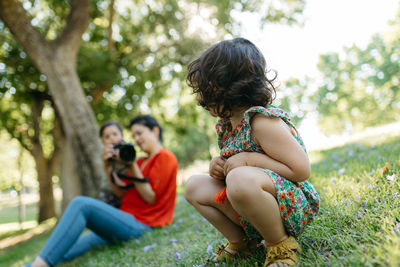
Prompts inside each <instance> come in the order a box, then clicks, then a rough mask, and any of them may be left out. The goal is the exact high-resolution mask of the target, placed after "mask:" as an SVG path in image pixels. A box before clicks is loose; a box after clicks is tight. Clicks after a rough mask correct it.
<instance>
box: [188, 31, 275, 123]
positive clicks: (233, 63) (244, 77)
mask: <svg viewBox="0 0 400 267" xmlns="http://www.w3.org/2000/svg"><path fill="white" fill-rule="evenodd" d="M266 74H267V69H266V62H265V59H264V56H263V55H262V53H261V52H260V50H259V49H258V48H257V47H256V46H255V45H254V44H253V43H252V42H250V41H249V40H247V39H244V38H235V39H232V40H226V41H221V42H219V43H217V44H215V45H213V46H211V47H210V48H209V49H207V50H206V51H205V52H203V54H202V55H201V56H200V57H199V58H197V59H195V60H194V61H193V62H191V63H190V64H189V66H188V74H187V77H186V82H187V84H188V85H189V86H190V87H192V88H193V93H195V94H198V98H197V99H198V101H199V104H200V105H201V106H202V107H204V108H205V109H207V110H210V109H213V110H214V111H215V112H216V113H217V114H218V116H220V117H221V118H229V117H230V116H231V115H232V112H233V110H234V109H236V108H247V107H251V106H266V105H269V104H271V103H272V100H273V99H274V98H275V94H276V92H275V87H274V85H273V82H274V80H275V79H276V76H277V75H276V73H275V76H274V77H273V78H272V79H268V78H267V75H266Z"/></svg>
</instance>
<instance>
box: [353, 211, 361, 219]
mask: <svg viewBox="0 0 400 267" xmlns="http://www.w3.org/2000/svg"><path fill="white" fill-rule="evenodd" d="M362 217H363V214H362V213H361V212H357V213H355V214H354V218H356V219H357V220H359V219H361V218H362Z"/></svg>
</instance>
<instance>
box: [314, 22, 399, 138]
mask: <svg viewBox="0 0 400 267" xmlns="http://www.w3.org/2000/svg"><path fill="white" fill-rule="evenodd" d="M391 27H392V29H391V30H390V31H388V32H387V33H385V34H376V35H374V36H373V37H372V39H371V41H370V43H369V44H368V45H367V46H366V47H357V46H355V45H353V46H351V47H347V48H345V49H344V51H343V53H330V54H325V55H321V57H320V61H319V64H318V68H319V70H320V71H321V73H322V75H323V81H322V85H320V86H319V87H318V90H317V92H316V94H315V95H314V96H313V97H312V101H314V102H315V103H316V106H317V110H318V113H319V116H320V125H321V127H322V128H323V130H324V131H325V132H326V133H341V132H344V131H358V130H361V129H364V128H365V127H369V126H375V125H379V124H383V123H388V122H392V121H394V120H399V119H400V115H399V114H400V90H399V83H400V80H399V79H400V34H399V33H400V16H397V18H396V20H395V21H393V22H392V25H391Z"/></svg>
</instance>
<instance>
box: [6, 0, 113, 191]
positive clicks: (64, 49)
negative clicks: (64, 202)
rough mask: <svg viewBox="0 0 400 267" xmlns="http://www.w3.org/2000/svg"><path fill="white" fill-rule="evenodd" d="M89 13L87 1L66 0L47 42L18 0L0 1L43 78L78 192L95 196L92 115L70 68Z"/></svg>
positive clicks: (98, 169)
mask: <svg viewBox="0 0 400 267" xmlns="http://www.w3.org/2000/svg"><path fill="white" fill-rule="evenodd" d="M89 12H90V1H89V0H71V10H70V13H69V16H68V18H67V23H66V26H65V28H64V30H63V31H62V33H61V34H60V35H59V37H58V38H57V39H56V40H54V41H52V42H49V41H46V40H45V39H44V37H43V36H42V35H41V34H40V33H39V32H38V31H37V30H36V29H35V28H34V27H33V26H32V25H31V23H30V19H29V17H28V15H27V14H26V11H25V10H24V9H23V7H22V5H21V3H20V2H19V1H18V0H0V18H1V19H2V20H3V21H4V22H5V24H6V25H7V27H8V28H9V29H10V31H11V33H12V34H13V35H14V37H15V38H16V40H17V41H18V43H19V44H20V45H21V46H22V47H23V49H24V51H25V52H26V53H27V55H28V56H29V58H30V59H31V60H32V61H33V63H34V64H35V65H36V67H37V68H38V69H39V70H40V72H42V73H43V74H44V75H46V77H47V82H48V85H49V88H50V92H51V95H52V98H53V101H54V103H55V106H56V108H57V111H58V113H59V115H60V117H61V119H62V125H63V129H64V132H65V135H66V138H67V139H68V141H69V142H70V144H71V147H72V150H73V152H74V156H75V162H76V168H77V173H78V175H79V179H80V181H81V183H82V193H83V194H85V195H90V196H96V195H97V192H98V189H99V187H100V184H101V183H102V181H103V183H104V181H105V180H106V177H105V175H104V171H103V168H102V164H103V163H102V161H101V158H100V154H101V144H100V139H99V137H98V127H97V122H96V119H95V116H94V114H93V111H92V109H91V107H90V106H89V104H88V102H87V101H86V97H85V95H84V93H83V90H82V87H81V84H80V80H79V77H78V74H77V72H76V58H77V53H78V49H79V46H80V42H81V37H82V34H83V33H84V31H85V29H86V28H87V26H88V23H89Z"/></svg>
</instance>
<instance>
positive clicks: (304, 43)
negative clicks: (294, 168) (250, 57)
mask: <svg viewBox="0 0 400 267" xmlns="http://www.w3.org/2000/svg"><path fill="white" fill-rule="evenodd" d="M399 2H400V1H398V0H308V1H306V8H305V10H304V16H305V17H306V22H305V24H304V26H303V27H298V26H295V27H289V26H284V25H276V24H270V25H267V26H266V27H265V28H264V29H263V30H260V29H259V27H257V26H256V25H257V22H256V21H257V17H256V16H246V17H242V18H240V19H241V20H242V22H243V23H242V24H243V31H242V32H243V34H242V36H243V37H245V38H247V39H249V40H251V41H252V42H253V43H254V44H256V45H257V47H258V48H259V49H260V50H261V51H262V53H263V54H264V56H265V58H266V61H267V65H268V68H272V69H275V70H276V71H277V72H278V78H279V80H280V81H284V80H286V79H288V78H290V77H294V78H299V79H301V78H303V77H304V76H305V75H308V76H310V77H313V78H318V77H319V73H318V71H317V63H318V59H319V55H320V54H326V53H330V52H340V51H342V50H343V47H345V46H347V47H348V46H351V45H353V44H355V45H357V46H359V47H363V46H365V45H366V44H368V42H369V41H370V39H371V37H372V35H373V34H375V33H378V32H384V31H386V30H387V29H388V22H389V20H391V19H393V18H394V17H395V15H396V12H397V10H398V8H399ZM299 130H300V133H301V134H302V136H303V139H304V141H305V143H306V146H307V148H308V149H317V148H322V147H325V146H326V144H327V143H328V142H333V141H335V140H336V139H343V137H339V136H333V137H330V138H328V137H326V136H324V135H323V134H322V133H321V132H320V131H319V130H318V128H317V125H316V117H315V114H314V115H311V116H310V117H309V118H307V119H306V120H305V121H304V122H303V123H302V125H301V126H300V127H299Z"/></svg>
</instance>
